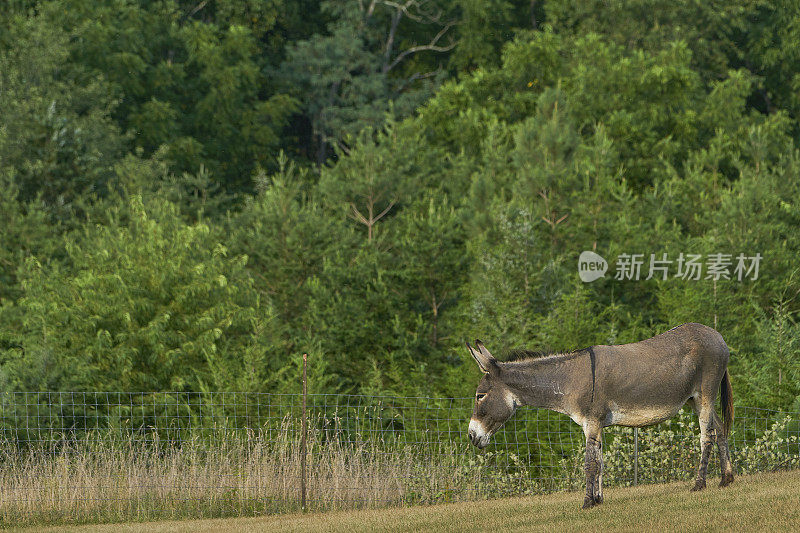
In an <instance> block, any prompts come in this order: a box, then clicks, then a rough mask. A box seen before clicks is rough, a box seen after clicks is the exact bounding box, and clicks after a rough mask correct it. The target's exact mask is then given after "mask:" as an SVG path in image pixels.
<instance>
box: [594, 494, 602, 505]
mask: <svg viewBox="0 0 800 533" xmlns="http://www.w3.org/2000/svg"><path fill="white" fill-rule="evenodd" d="M594 503H595V505H600V504H601V503H603V497H602V496H595V497H594Z"/></svg>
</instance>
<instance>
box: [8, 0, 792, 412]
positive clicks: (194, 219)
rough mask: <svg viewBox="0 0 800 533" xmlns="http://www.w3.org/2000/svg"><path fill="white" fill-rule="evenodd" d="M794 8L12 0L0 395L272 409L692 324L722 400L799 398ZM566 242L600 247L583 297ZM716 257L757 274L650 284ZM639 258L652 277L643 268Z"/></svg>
mask: <svg viewBox="0 0 800 533" xmlns="http://www.w3.org/2000/svg"><path fill="white" fill-rule="evenodd" d="M796 12H797V8H796V6H795V5H794V4H792V3H791V2H780V1H776V2H758V3H752V2H726V3H720V2H710V3H708V2H707V3H702V4H701V3H697V2H688V1H683V0H681V1H676V2H664V1H660V0H659V1H655V2H643V1H637V0H614V1H607V2H606V1H604V2H597V1H591V2H573V1H565V2H554V1H546V2H524V1H521V0H502V1H500V0H497V1H492V2H489V3H487V2H478V1H474V0H411V1H410V2H404V3H402V4H401V3H397V2H389V1H383V0H376V1H375V2H358V1H356V0H347V1H342V2H333V1H330V2H311V1H307V0H303V1H300V2H288V1H283V0H270V1H267V2H260V1H252V0H248V1H245V2H239V1H232V0H224V1H223V0H220V1H216V2H191V1H188V0H180V1H179V0H164V1H157V2H152V1H145V0H92V1H88V2H86V1H77V0H48V1H42V2H27V1H15V2H12V3H10V4H9V6H8V9H5V10H3V12H2V13H0V109H2V113H0V221H2V223H3V228H2V233H1V234H0V353H1V354H2V355H0V376H2V383H3V386H4V387H10V388H16V389H27V388H32V387H45V388H47V387H52V388H66V387H87V388H98V387H99V388H115V387H116V388H129V387H130V388H143V389H160V388H177V389H179V390H189V389H197V390H210V389H212V388H217V389H227V390H231V389H235V388H240V389H242V390H248V391H256V390H267V389H269V390H274V391H289V392H292V391H296V390H297V387H298V379H299V373H300V368H299V366H298V365H299V360H300V354H302V353H303V352H307V353H309V354H310V361H311V367H310V372H311V378H310V381H311V386H312V387H314V388H317V389H318V390H317V392H335V391H361V392H370V393H382V392H386V393H392V394H424V395H431V396H437V395H443V394H451V395H462V394H469V393H470V392H471V390H470V389H471V388H472V387H473V386H474V381H475V377H476V375H475V369H474V368H472V366H470V365H471V363H470V362H469V359H468V358H467V356H466V353H464V349H463V348H462V346H463V340H465V339H468V338H474V337H476V336H479V337H481V338H482V339H484V340H485V341H486V342H487V345H489V346H490V348H491V349H492V350H494V351H495V352H499V353H502V352H503V350H504V349H506V348H511V347H528V348H534V349H535V348H545V349H546V348H552V349H562V350H569V349H574V348H580V347H583V346H585V345H588V344H593V343H620V342H629V341H635V340H640V339H641V338H644V337H647V336H650V335H652V334H654V333H658V332H660V331H663V330H666V329H669V328H670V327H673V326H675V325H677V324H679V323H682V322H688V321H699V322H703V323H706V324H708V325H712V326H714V325H715V326H716V327H717V329H719V330H720V331H721V332H722V334H723V336H724V337H725V339H726V341H727V343H728V344H729V346H730V348H731V353H732V357H731V363H730V370H731V374H732V380H733V385H734V391H735V392H734V395H735V398H737V401H738V400H741V401H747V402H748V403H751V404H758V405H761V406H764V407H788V406H789V405H792V404H796V402H798V401H800V400H798V397H800V389H798V386H797V383H798V379H800V377H798V375H797V368H796V366H797V365H796V364H794V361H795V360H796V359H797V357H796V355H797V354H796V353H795V352H796V351H797V342H796V339H797V337H798V335H800V331H797V325H796V324H797V322H796V318H797V313H798V312H800V301H798V299H797V298H796V295H797V293H798V292H800V283H799V281H800V280H799V278H798V275H797V267H796V256H797V250H798V249H800V241H798V233H797V231H795V228H796V227H797V225H798V224H800V210H799V209H798V202H800V189H799V188H798V180H797V179H796V177H797V175H798V173H800V152H798V150H797V146H796V133H797V131H800V127H798V117H797V112H798V102H797V98H796V94H797V91H796V89H797V87H796V86H797V84H798V77H799V76H800V74H798V72H800V69H799V68H798V62H797V49H798V47H797V46H796V44H797V43H796V42H795V41H796V39H795V35H794V34H795V33H796V32H794V30H793V26H792V25H791V24H788V23H785V22H784V21H789V22H791V21H792V20H794V19H795V18H796V15H797V13H796ZM584 250H594V251H595V252H596V253H599V254H600V255H602V256H604V257H605V258H606V259H607V260H608V261H609V270H608V272H607V273H606V276H605V277H604V278H603V279H600V280H597V281H595V282H593V283H592V284H590V285H589V284H583V283H580V282H579V281H578V278H577V273H576V268H575V263H576V260H577V257H578V255H579V254H580V253H581V252H582V251H584ZM623 253H625V254H642V257H643V258H644V265H643V269H642V272H641V274H640V280H639V281H632V280H619V279H614V277H615V274H616V265H615V264H614V259H615V258H616V257H618V256H619V255H620V254H623ZM715 253H723V254H731V256H732V259H733V261H735V258H736V257H737V256H738V254H745V255H746V256H754V255H756V254H760V255H761V258H762V261H761V267H760V272H759V276H758V278H757V279H743V280H741V281H740V280H738V279H733V278H735V275H733V276H730V277H731V278H732V279H726V278H722V279H718V280H712V279H710V278H709V277H707V276H705V274H704V275H703V276H702V277H701V279H699V280H691V281H690V280H685V279H681V278H679V277H676V276H675V275H674V274H675V269H676V266H677V265H676V264H675V261H677V259H678V257H679V256H680V254H700V255H702V256H704V257H708V256H709V255H710V254H715ZM650 254H653V256H654V257H655V258H658V257H661V256H662V254H667V255H668V256H669V257H670V259H672V261H673V264H672V270H671V274H672V275H671V276H670V277H668V278H667V279H661V277H660V276H656V277H653V278H652V279H647V280H645V279H644V278H646V277H648V272H647V266H648V263H649V261H648V260H649V258H650ZM731 274H733V273H731Z"/></svg>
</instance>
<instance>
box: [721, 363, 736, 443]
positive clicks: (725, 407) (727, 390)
mask: <svg viewBox="0 0 800 533" xmlns="http://www.w3.org/2000/svg"><path fill="white" fill-rule="evenodd" d="M719 392H720V403H721V405H720V407H721V408H722V432H723V433H724V434H725V437H726V438H727V436H728V435H730V433H731V426H732V425H733V389H731V378H730V377H729V376H728V369H727V368H726V369H725V375H724V376H722V383H720V384H719Z"/></svg>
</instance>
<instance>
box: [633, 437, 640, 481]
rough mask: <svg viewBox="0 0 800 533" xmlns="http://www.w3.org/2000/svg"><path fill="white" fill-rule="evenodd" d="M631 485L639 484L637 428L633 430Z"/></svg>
mask: <svg viewBox="0 0 800 533" xmlns="http://www.w3.org/2000/svg"><path fill="white" fill-rule="evenodd" d="M633 484H634V485H638V484H639V428H633Z"/></svg>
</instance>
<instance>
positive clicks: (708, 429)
mask: <svg viewBox="0 0 800 533" xmlns="http://www.w3.org/2000/svg"><path fill="white" fill-rule="evenodd" d="M475 346H476V347H475V348H473V347H472V346H470V344H469V343H467V349H468V350H469V352H470V354H471V355H472V357H474V358H475V361H476V362H477V363H478V366H479V367H480V368H481V370H482V371H483V373H484V376H483V378H482V379H481V381H480V383H479V384H478V388H477V390H476V392H475V408H474V410H473V411H472V418H470V421H469V438H470V439H471V440H472V443H473V444H474V445H475V446H477V447H478V448H484V447H486V445H487V444H488V443H489V438H490V437H491V436H492V435H493V434H494V433H495V432H496V431H497V430H498V429H499V428H500V426H502V425H503V424H504V423H505V422H506V421H507V420H508V419H509V418H511V416H512V415H513V414H514V412H515V411H516V410H517V408H518V407H520V406H522V405H529V406H532V407H541V408H545V409H551V410H553V411H557V412H559V413H564V414H566V415H568V416H569V417H570V418H572V420H574V421H575V422H576V423H577V424H579V425H580V426H581V427H582V428H583V433H584V434H585V435H586V460H585V471H586V496H585V498H584V500H583V508H584V509H587V508H589V507H593V506H594V505H596V504H600V503H602V502H603V457H602V447H603V438H602V433H603V428H604V427H606V426H612V425H615V424H616V425H620V426H628V427H643V426H649V425H652V424H657V423H659V422H663V421H664V420H667V419H669V418H671V417H672V416H674V415H675V414H676V413H677V412H678V411H680V409H681V407H683V404H685V403H686V401H687V400H688V401H689V402H691V405H692V407H693V408H694V410H695V411H696V412H697V415H698V417H699V419H700V450H701V458H700V466H699V467H698V468H697V477H696V479H695V483H694V487H693V488H692V490H702V489H704V488H705V486H706V471H707V469H708V459H709V454H710V453H711V446H712V444H713V443H714V442H716V443H717V447H718V449H719V461H720V471H721V472H722V481H721V482H720V484H719V485H720V487H724V486H726V485H729V484H730V483H731V482H733V466H732V465H731V459H730V454H729V452H728V438H727V437H728V434H729V433H730V429H731V424H732V423H733V398H732V395H733V392H732V390H731V382H730V378H729V376H728V370H727V365H728V359H729V356H730V353H729V351H728V346H727V345H726V344H725V341H724V340H722V335H720V334H719V333H718V332H717V331H716V330H714V329H712V328H710V327H708V326H704V325H702V324H696V323H689V324H682V325H680V326H677V327H675V328H672V329H671V330H669V331H666V332H664V333H662V334H660V335H656V336H655V337H652V338H650V339H646V340H643V341H640V342H634V343H630V344H618V345H598V346H590V347H589V348H584V349H582V350H577V351H574V352H569V353H557V354H551V355H548V356H544V357H535V356H534V353H533V352H522V355H523V358H522V359H520V360H518V361H513V362H499V361H497V359H495V358H494V357H493V356H492V354H491V353H489V350H487V349H486V347H485V346H484V345H483V343H482V342H481V341H479V340H476V341H475ZM717 390H719V391H720V394H721V404H722V414H723V419H724V423H723V422H721V421H720V418H719V417H718V416H717V413H716V412H715V410H714V401H715V399H716V397H717Z"/></svg>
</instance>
